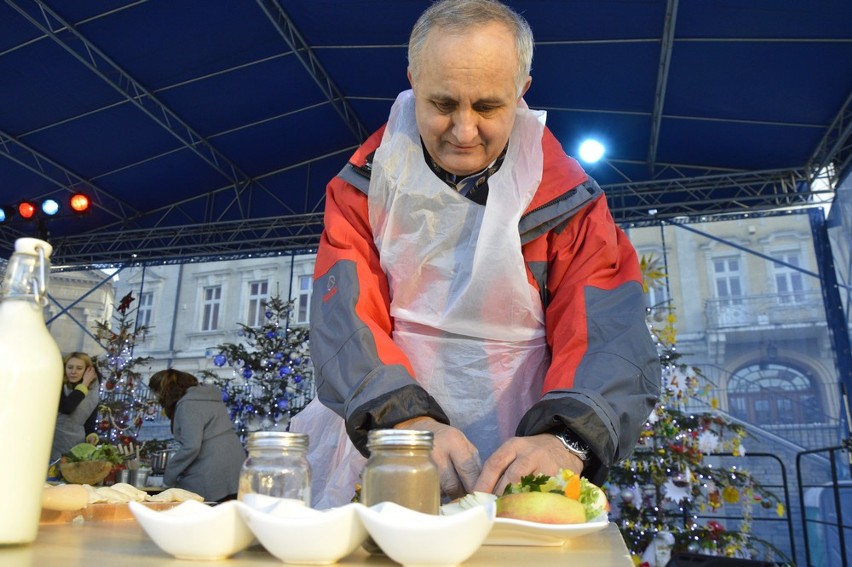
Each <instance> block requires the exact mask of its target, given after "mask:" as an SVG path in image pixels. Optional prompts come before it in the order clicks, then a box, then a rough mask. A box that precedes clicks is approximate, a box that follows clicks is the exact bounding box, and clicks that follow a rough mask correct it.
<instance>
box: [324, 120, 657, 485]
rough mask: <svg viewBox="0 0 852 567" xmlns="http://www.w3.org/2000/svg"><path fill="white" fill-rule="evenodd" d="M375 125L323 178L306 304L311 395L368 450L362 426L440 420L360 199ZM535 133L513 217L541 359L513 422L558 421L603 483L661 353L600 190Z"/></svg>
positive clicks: (632, 259)
mask: <svg viewBox="0 0 852 567" xmlns="http://www.w3.org/2000/svg"><path fill="white" fill-rule="evenodd" d="M383 131H384V128H382V129H380V130H379V131H377V132H375V133H374V134H373V135H372V136H371V137H370V138H369V139H368V140H367V141H366V142H365V143H364V144H363V145H362V146H361V147H360V148H359V149H358V150H357V151H356V152H355V154H354V155H353V157H352V159H351V160H350V162H349V163H348V164H347V166H346V167H344V169H343V170H342V171H341V172H340V174H338V176H337V177H335V178H334V179H332V180H331V181H330V182H329V184H328V187H327V191H326V208H325V228H324V231H323V234H322V238H321V241H320V246H319V249H318V252H317V259H316V267H315V272H314V291H313V297H312V304H311V317H310V320H311V335H310V336H311V358H312V359H313V362H314V366H315V370H316V377H317V392H318V396H319V399H320V401H322V403H323V404H325V405H326V406H328V407H329V408H331V409H332V410H334V411H335V412H336V413H338V414H339V415H341V416H342V417H343V418H344V419H345V422H346V430H347V433H348V435H349V437H350V439H351V440H352V442H353V443H354V444H355V446H356V447H357V448H358V449H359V450H360V451H361V452H362V453H364V454H366V437H367V431H369V430H370V429H375V428H385V427H392V426H394V425H395V424H397V423H400V422H402V421H405V420H407V419H410V418H412V417H416V416H431V417H433V418H435V419H437V420H438V421H441V422H443V423H449V420H448V418H447V416H446V414H445V413H444V411H443V410H442V409H441V407H440V406H439V405H438V403H437V402H436V401H435V400H434V399H433V398H432V397H431V396H430V395H429V393H428V392H426V391H425V390H424V389H423V388H422V387H420V386H419V385H418V383H417V379H416V377H415V376H414V372H413V371H412V368H411V365H410V363H409V362H408V360H407V358H406V356H405V354H404V353H403V352H402V351H401V350H400V349H399V348H398V347H397V346H396V345H395V344H394V342H393V340H392V338H391V336H392V332H393V328H394V321H393V319H392V317H391V316H390V294H389V289H388V281H387V278H386V277H385V274H384V272H383V270H382V269H381V266H380V264H379V256H378V251H377V249H376V247H375V244H374V241H373V233H372V230H371V228H370V224H369V220H368V219H369V215H368V205H367V192H368V190H369V173H370V162H369V160H370V159H371V157H372V154H373V152H374V151H375V149H376V148H377V147H378V145H379V143H380V142H381V139H382V133H383ZM542 146H543V150H544V170H543V177H542V179H543V180H542V182H541V185H540V186H539V188H538V189H537V191H536V194H535V196H534V198H533V200H532V203H531V204H530V206H529V207H528V209H527V210H526V211H525V212H524V214H523V215H522V217H521V220H520V222H519V225H518V230H519V231H520V235H521V243H522V252H523V256H524V259H525V261H526V265H527V278H528V280H529V284H530V285H531V286H533V287H534V288H535V289H536V290H537V291H538V294H539V296H540V297H541V301H542V305H543V306H544V309H545V311H544V312H545V326H546V338H547V345H548V347H549V349H550V353H551V364H550V367H549V369H548V371H547V374H546V376H545V381H544V388H543V391H542V392H541V399H540V401H539V402H537V403H536V404H535V405H533V407H532V408H530V410H529V411H528V412H527V413H526V414H525V416H524V417H523V419H522V420H521V422H520V423H519V424H518V427H517V431H516V434H517V435H518V436H529V435H536V434H539V433H543V432H547V431H550V430H553V429H555V428H561V427H564V426H567V427H568V428H569V429H570V430H572V431H573V432H575V433H576V434H578V435H579V436H580V437H581V438H582V439H583V440H584V441H585V442H586V443H587V444H588V445H589V447H590V449H591V452H592V454H593V458H592V459H591V460H590V461H589V463H587V465H586V468H585V470H584V473H583V474H584V476H587V477H588V478H589V479H590V480H592V481H593V482H597V483H601V482H603V481H604V480H605V479H606V475H607V472H608V470H609V468H610V467H611V466H612V465H613V464H614V463H616V462H617V461H619V460H621V459H624V458H625V457H627V456H628V455H629V454H630V453H631V451H632V450H633V447H634V446H635V443H636V441H637V439H638V437H639V434H640V432H641V429H642V426H643V424H644V423H645V421H646V420H647V418H648V416H649V415H650V413H651V410H652V409H653V407H654V404H655V403H656V401H657V398H658V396H659V390H660V376H661V372H660V364H659V358H658V355H657V352H656V348H655V346H654V344H653V342H652V340H651V338H650V334H649V332H648V328H647V325H646V323H645V308H644V296H643V291H642V284H641V281H642V276H641V272H640V269H639V263H638V261H637V258H636V252H635V250H634V249H633V247H632V245H631V244H630V242H629V241H628V239H627V237H626V235H625V234H624V233H623V232H622V231H621V229H619V228H618V226H617V225H616V224H615V222H614V221H613V219H612V216H611V215H610V212H609V209H608V207H607V204H606V199H605V197H604V194H603V192H602V190H601V189H600V187H599V186H598V185H597V183H595V182H594V180H592V179H590V178H589V177H588V176H587V175H586V173H585V172H584V171H583V170H582V168H581V167H580V166H579V164H578V163H577V162H576V161H575V160H574V159H572V158H570V157H568V156H567V155H566V154H565V153H564V151H563V150H562V147H561V146H560V145H559V142H558V141H557V140H556V139H555V138H554V136H553V135H552V134H551V133H550V131H549V130H548V129H545V131H544V135H543V137H542Z"/></svg>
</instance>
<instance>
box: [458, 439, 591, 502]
mask: <svg viewBox="0 0 852 567" xmlns="http://www.w3.org/2000/svg"><path fill="white" fill-rule="evenodd" d="M559 469H571V470H572V471H574V472H575V473H577V474H580V473H581V472H582V471H583V461H581V460H580V459H579V457H577V456H576V455H573V454H571V452H569V451H567V450H566V449H565V447H564V446H563V445H562V442H561V441H560V440H559V439H557V438H556V437H555V436H553V435H551V434H550V433H542V434H540V435H533V436H531V437H512V438H511V439H509V440H507V441H506V442H505V443H503V444H502V445H501V446H500V448H498V449H497V450H496V451H495V452H494V454H493V455H491V457H489V459H488V460H487V461H485V465H484V466H483V467H482V474H480V475H479V480H477V481H476V484H475V485H474V487H473V490H476V491H479V492H492V493H494V494H498V495H499V494H502V493H503V490H504V489H505V488H506V485H507V484H510V483H513V482H519V481H520V480H521V477H522V476H526V475H528V474H546V475H548V476H554V475H555V474H556V473H557V472H559Z"/></svg>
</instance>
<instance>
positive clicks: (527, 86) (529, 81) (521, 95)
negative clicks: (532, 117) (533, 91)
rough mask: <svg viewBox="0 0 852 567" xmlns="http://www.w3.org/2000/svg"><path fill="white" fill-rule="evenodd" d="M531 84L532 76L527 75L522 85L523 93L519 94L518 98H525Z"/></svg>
mask: <svg viewBox="0 0 852 567" xmlns="http://www.w3.org/2000/svg"><path fill="white" fill-rule="evenodd" d="M531 84H532V76H531V75H527V80H526V81H524V86H523V87H521V93H520V94H519V95H518V100H521V98H523V96H524V95H525V94H526V93H527V91H528V90H530V85H531Z"/></svg>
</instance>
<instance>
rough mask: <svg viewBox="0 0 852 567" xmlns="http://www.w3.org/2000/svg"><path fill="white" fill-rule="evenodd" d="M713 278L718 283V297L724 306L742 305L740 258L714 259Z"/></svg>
mask: <svg viewBox="0 0 852 567" xmlns="http://www.w3.org/2000/svg"><path fill="white" fill-rule="evenodd" d="M713 278H714V280H715V282H716V297H718V298H719V299H721V300H723V301H722V302H721V303H722V305H739V304H741V303H742V297H743V286H742V275H741V274H740V259H739V258H736V257H731V258H716V259H714V260H713Z"/></svg>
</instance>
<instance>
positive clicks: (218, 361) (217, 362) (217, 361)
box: [213, 354, 228, 366]
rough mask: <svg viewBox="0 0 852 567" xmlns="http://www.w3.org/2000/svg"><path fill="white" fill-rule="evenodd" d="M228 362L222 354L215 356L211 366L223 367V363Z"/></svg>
mask: <svg viewBox="0 0 852 567" xmlns="http://www.w3.org/2000/svg"><path fill="white" fill-rule="evenodd" d="M226 362H228V359H227V358H226V357H225V355H224V354H217V355H216V356H214V357H213V364H215V365H216V366H225V363H226Z"/></svg>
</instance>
